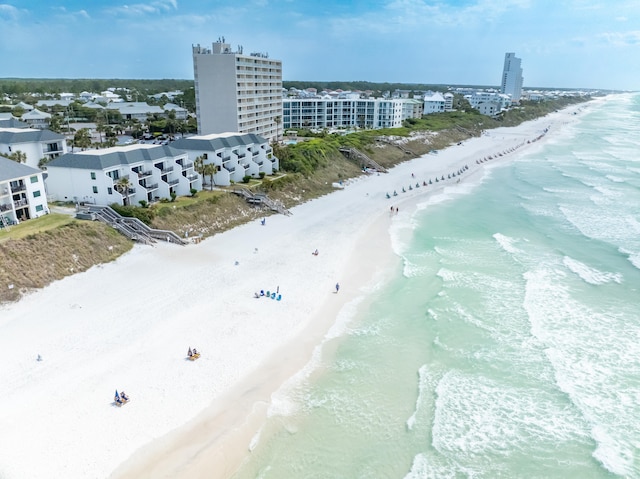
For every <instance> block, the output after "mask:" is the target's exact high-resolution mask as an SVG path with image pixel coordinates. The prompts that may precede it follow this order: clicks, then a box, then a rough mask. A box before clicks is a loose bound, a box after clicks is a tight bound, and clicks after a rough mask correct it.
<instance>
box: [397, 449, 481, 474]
mask: <svg viewBox="0 0 640 479" xmlns="http://www.w3.org/2000/svg"><path fill="white" fill-rule="evenodd" d="M461 472H462V471H460V470H459V468H458V467H456V465H455V464H453V463H452V462H451V461H448V460H447V459H446V458H443V457H442V456H437V457H432V456H429V455H427V454H425V453H420V454H417V455H416V456H415V457H414V458H413V463H412V464H411V470H410V471H409V472H408V473H407V475H406V476H404V479H456V478H458V477H460V476H459V473H461ZM466 477H468V478H472V477H474V476H473V475H467V476H466Z"/></svg>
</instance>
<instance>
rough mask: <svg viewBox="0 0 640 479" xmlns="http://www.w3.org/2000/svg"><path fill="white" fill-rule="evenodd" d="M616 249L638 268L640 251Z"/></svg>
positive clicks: (639, 266)
mask: <svg viewBox="0 0 640 479" xmlns="http://www.w3.org/2000/svg"><path fill="white" fill-rule="evenodd" d="M618 251H620V253H622V254H624V255H626V256H627V258H628V260H629V262H630V263H631V264H632V265H633V266H635V267H636V268H637V269H640V253H633V252H632V251H629V250H627V249H625V248H619V249H618Z"/></svg>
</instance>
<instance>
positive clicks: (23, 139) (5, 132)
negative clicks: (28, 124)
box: [0, 127, 64, 145]
mask: <svg viewBox="0 0 640 479" xmlns="http://www.w3.org/2000/svg"><path fill="white" fill-rule="evenodd" d="M53 140H64V136H63V135H61V134H59V133H54V132H53V131H51V130H36V129H35V128H20V127H18V128H0V143H6V144H9V145H11V144H15V143H32V142H36V141H53Z"/></svg>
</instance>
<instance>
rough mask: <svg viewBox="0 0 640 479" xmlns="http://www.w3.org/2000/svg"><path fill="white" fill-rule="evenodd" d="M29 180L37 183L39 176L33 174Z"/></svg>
mask: <svg viewBox="0 0 640 479" xmlns="http://www.w3.org/2000/svg"><path fill="white" fill-rule="evenodd" d="M29 180H31V183H37V182H38V177H37V176H32V177H31V178H29Z"/></svg>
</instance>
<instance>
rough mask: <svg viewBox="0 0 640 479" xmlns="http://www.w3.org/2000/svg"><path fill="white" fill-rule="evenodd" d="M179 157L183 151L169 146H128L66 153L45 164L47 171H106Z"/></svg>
mask: <svg viewBox="0 0 640 479" xmlns="http://www.w3.org/2000/svg"><path fill="white" fill-rule="evenodd" d="M180 155H184V151H181V150H177V149H175V148H173V147H171V146H169V145H129V146H124V147H113V148H106V149H103V150H88V151H83V152H80V153H66V154H64V155H62V156H59V157H57V158H54V159H53V160H51V161H50V162H49V163H47V169H48V168H51V167H54V168H55V167H59V168H79V169H83V170H107V169H109V168H113V167H115V166H119V165H130V164H133V163H140V162H143V161H154V160H160V159H162V158H167V157H176V156H180Z"/></svg>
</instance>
